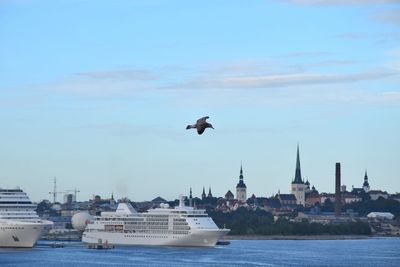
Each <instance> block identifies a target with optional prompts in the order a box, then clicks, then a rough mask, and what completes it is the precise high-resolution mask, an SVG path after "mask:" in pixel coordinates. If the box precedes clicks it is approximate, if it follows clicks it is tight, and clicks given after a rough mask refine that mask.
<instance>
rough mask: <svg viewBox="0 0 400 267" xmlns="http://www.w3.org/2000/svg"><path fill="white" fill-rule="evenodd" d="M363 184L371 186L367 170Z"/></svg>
mask: <svg viewBox="0 0 400 267" xmlns="http://www.w3.org/2000/svg"><path fill="white" fill-rule="evenodd" d="M363 186H369V183H368V174H367V170H365V175H364V183H363Z"/></svg>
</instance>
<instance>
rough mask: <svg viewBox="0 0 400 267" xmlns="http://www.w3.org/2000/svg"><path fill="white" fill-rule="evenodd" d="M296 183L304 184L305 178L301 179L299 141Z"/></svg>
mask: <svg viewBox="0 0 400 267" xmlns="http://www.w3.org/2000/svg"><path fill="white" fill-rule="evenodd" d="M293 183H295V184H302V183H303V180H302V179H301V170H300V152H299V144H298V143H297V158H296V172H295V175H294V181H293Z"/></svg>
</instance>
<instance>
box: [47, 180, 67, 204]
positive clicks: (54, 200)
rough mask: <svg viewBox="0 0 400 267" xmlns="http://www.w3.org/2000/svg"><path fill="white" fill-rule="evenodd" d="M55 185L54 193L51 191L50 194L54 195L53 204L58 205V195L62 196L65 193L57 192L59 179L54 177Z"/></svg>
mask: <svg viewBox="0 0 400 267" xmlns="http://www.w3.org/2000/svg"><path fill="white" fill-rule="evenodd" d="M53 183H54V185H53V191H50V192H49V194H52V195H53V203H56V201H57V194H62V193H65V192H57V178H56V177H54V182H53Z"/></svg>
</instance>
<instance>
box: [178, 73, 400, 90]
mask: <svg viewBox="0 0 400 267" xmlns="http://www.w3.org/2000/svg"><path fill="white" fill-rule="evenodd" d="M398 74H399V73H398V72H395V71H393V70H377V71H366V72H358V73H349V74H348V73H342V74H330V73H328V74H319V73H291V74H276V75H262V76H230V77H226V76H223V77H218V76H215V77H198V78H194V79H191V80H189V81H188V82H186V83H184V84H182V85H178V87H181V88H214V89H235V88H241V89H250V88H276V87H286V86H298V85H311V84H331V83H350V82H357V81H363V80H375V79H381V78H385V77H388V76H393V75H398Z"/></svg>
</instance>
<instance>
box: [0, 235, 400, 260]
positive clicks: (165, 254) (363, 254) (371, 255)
mask: <svg viewBox="0 0 400 267" xmlns="http://www.w3.org/2000/svg"><path fill="white" fill-rule="evenodd" d="M0 266H59V267H61V266H82V267H83V266H396V267H398V266H400V238H374V239H361V240H233V241H231V244H230V245H228V246H217V247H215V248H174V247H117V248H115V249H110V250H93V249H87V248H86V247H84V246H83V245H82V244H81V243H65V247H64V248H51V247H49V246H48V244H46V243H44V242H40V243H39V244H38V246H36V247H35V248H33V249H0Z"/></svg>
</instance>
